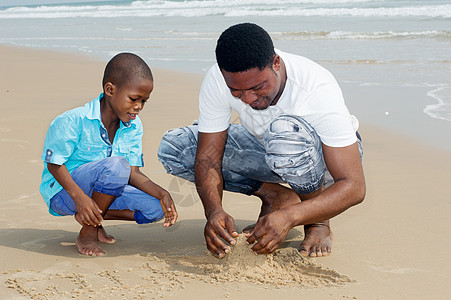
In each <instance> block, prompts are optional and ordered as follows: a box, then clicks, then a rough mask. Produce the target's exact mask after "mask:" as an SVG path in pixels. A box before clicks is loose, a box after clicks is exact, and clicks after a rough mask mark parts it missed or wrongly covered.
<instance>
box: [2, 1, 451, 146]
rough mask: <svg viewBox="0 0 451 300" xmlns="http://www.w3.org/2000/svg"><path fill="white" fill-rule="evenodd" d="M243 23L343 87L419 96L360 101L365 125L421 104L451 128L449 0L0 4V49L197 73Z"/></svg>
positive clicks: (423, 112)
mask: <svg viewBox="0 0 451 300" xmlns="http://www.w3.org/2000/svg"><path fill="white" fill-rule="evenodd" d="M239 22H254V23H257V24H259V25H261V26H262V27H264V28H265V29H266V30H267V31H268V32H269V33H270V35H271V36H272V37H273V39H274V43H275V46H276V47H277V48H279V49H281V50H283V51H288V52H292V53H296V54H300V55H303V56H306V57H308V58H310V59H313V60H315V61H316V62H318V63H320V64H321V65H323V66H325V67H326V68H328V69H329V70H330V71H332V73H333V74H334V75H335V76H336V78H337V80H338V81H339V83H340V84H341V85H343V86H344V89H345V91H346V87H356V88H359V89H361V90H362V89H365V90H364V91H368V93H372V92H378V90H377V89H378V88H383V89H385V90H390V89H393V90H395V89H396V90H403V89H410V91H412V89H413V90H415V91H416V90H418V91H420V93H421V95H420V96H421V97H418V99H419V100H418V99H416V100H415V101H416V102H415V103H412V102H411V101H414V100H413V99H409V97H403V96H402V95H397V96H396V95H395V96H393V95H391V96H390V97H391V98H390V99H384V97H385V96H384V94H383V93H382V94H381V97H380V98H381V100H380V101H381V103H384V101H386V102H387V103H386V104H385V106H384V105H382V104H381V105H379V106H377V105H374V107H375V108H374V109H373V108H372V107H373V106H371V105H369V104H368V105H367V104H365V105H366V106H365V107H366V108H367V109H366V110H371V113H372V114H370V113H369V112H366V111H364V109H362V111H363V112H362V113H361V115H362V117H360V118H363V121H365V122H370V123H371V122H372V120H378V121H377V122H376V121H374V122H375V123H384V122H388V123H390V122H393V123H396V120H394V119H393V120H390V119H389V117H390V116H393V115H394V114H396V109H397V108H395V106H393V107H392V106H390V105H391V104H393V103H394V102H396V101H398V103H397V105H398V106H396V107H399V106H401V107H405V108H406V109H405V110H404V113H407V112H408V111H409V107H413V106H415V107H417V106H418V107H419V110H421V112H420V113H421V115H423V116H426V117H427V118H430V119H434V120H436V121H437V122H438V121H439V122H441V124H444V125H445V124H446V125H445V126H450V124H451V123H449V121H451V1H447V0H423V1H420V0H185V1H181V0H147V1H123V0H108V1H107V0H104V1H84V0H2V1H0V43H1V44H9V45H17V46H26V47H35V48H44V49H53V50H58V51H68V52H83V53H88V54H89V55H92V56H96V57H99V58H101V59H103V60H105V61H106V60H108V59H109V58H111V57H112V56H113V55H114V54H116V53H118V52H122V51H130V52H134V53H137V54H138V55H140V56H142V57H143V58H144V59H145V60H146V61H147V62H148V63H149V64H150V65H151V66H152V67H157V68H166V69H174V70H179V71H187V72H192V73H200V74H203V73H205V72H206V70H207V69H208V68H209V67H210V66H211V65H212V64H213V63H214V47H215V43H216V40H217V38H218V37H219V35H220V33H221V32H222V31H223V30H224V29H226V28H227V27H229V26H230V25H233V24H235V23H239ZM380 90H381V89H379V92H380ZM363 94H364V92H363ZM359 97H361V98H362V101H364V100H365V99H364V98H365V97H362V96H361V95H359ZM373 98H374V97H373ZM385 98H386V97H385ZM354 106H355V107H357V108H358V107H359V104H358V103H357V104H355V105H354ZM381 107H382V108H381ZM377 109H379V110H381V111H380V112H377V113H378V115H377V116H375V114H376V112H375V111H374V110H377ZM384 118H386V119H384ZM413 121H414V120H413ZM406 130H408V129H406ZM449 137H451V134H450V135H449V136H448V139H449ZM450 140H451V139H450Z"/></svg>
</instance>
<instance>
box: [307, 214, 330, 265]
mask: <svg viewBox="0 0 451 300" xmlns="http://www.w3.org/2000/svg"><path fill="white" fill-rule="evenodd" d="M304 233H305V237H304V241H302V243H301V246H300V247H299V252H300V253H301V254H302V255H303V256H310V257H321V256H328V255H329V254H330V252H331V251H332V231H331V230H330V227H329V221H327V222H324V223H317V224H311V225H304Z"/></svg>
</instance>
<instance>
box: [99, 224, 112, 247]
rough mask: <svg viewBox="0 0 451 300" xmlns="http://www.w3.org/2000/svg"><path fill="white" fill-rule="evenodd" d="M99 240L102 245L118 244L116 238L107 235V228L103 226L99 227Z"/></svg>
mask: <svg viewBox="0 0 451 300" xmlns="http://www.w3.org/2000/svg"><path fill="white" fill-rule="evenodd" d="M97 239H98V240H99V242H102V243H107V244H114V243H116V239H115V238H114V236H112V235H109V234H107V233H106V231H105V228H103V226H102V225H100V226H99V230H98V231H97Z"/></svg>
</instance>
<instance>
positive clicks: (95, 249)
mask: <svg viewBox="0 0 451 300" xmlns="http://www.w3.org/2000/svg"><path fill="white" fill-rule="evenodd" d="M97 236H98V227H92V226H83V227H82V228H81V230H80V234H79V235H78V237H77V240H76V241H75V245H76V246H77V249H78V251H79V252H80V253H81V254H84V255H89V256H102V255H104V254H105V252H103V250H102V249H101V248H100V246H99V241H98V239H97Z"/></svg>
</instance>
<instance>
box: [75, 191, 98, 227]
mask: <svg viewBox="0 0 451 300" xmlns="http://www.w3.org/2000/svg"><path fill="white" fill-rule="evenodd" d="M75 207H76V208H77V216H76V219H77V221H78V222H79V223H80V224H81V225H89V226H93V227H97V226H100V225H101V223H102V221H103V217H102V211H101V210H100V208H99V207H98V206H97V204H96V203H95V202H94V200H92V199H91V198H90V197H89V196H88V195H85V196H84V197H80V198H78V199H77V201H75Z"/></svg>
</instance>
